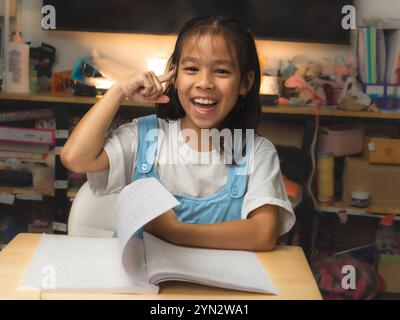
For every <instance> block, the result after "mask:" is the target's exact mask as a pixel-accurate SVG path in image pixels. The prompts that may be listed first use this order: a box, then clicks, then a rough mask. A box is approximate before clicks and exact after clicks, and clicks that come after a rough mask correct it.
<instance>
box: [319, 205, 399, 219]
mask: <svg viewBox="0 0 400 320" xmlns="http://www.w3.org/2000/svg"><path fill="white" fill-rule="evenodd" d="M319 210H320V211H321V212H326V213H337V214H347V215H354V216H366V217H374V218H383V217H384V216H385V215H388V214H394V215H396V217H395V219H396V220H400V207H396V206H382V205H371V206H369V207H367V208H357V207H351V206H347V205H346V204H344V203H341V202H337V203H335V204H333V205H320V206H319Z"/></svg>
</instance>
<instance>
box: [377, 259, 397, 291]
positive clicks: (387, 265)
mask: <svg viewBox="0 0 400 320" xmlns="http://www.w3.org/2000/svg"><path fill="white" fill-rule="evenodd" d="M378 272H379V274H380V275H381V276H382V278H383V280H384V281H385V292H390V293H400V255H388V254H381V255H380V256H379V266H378Z"/></svg>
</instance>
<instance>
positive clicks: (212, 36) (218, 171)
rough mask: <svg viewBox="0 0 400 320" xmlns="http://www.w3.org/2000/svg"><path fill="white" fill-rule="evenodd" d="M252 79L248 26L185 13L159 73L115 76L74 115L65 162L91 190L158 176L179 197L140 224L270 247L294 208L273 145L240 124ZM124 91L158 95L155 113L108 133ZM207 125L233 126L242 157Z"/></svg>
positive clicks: (248, 108)
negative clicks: (116, 78)
mask: <svg viewBox="0 0 400 320" xmlns="http://www.w3.org/2000/svg"><path fill="white" fill-rule="evenodd" d="M163 82H166V88H165V90H163V87H162V83H163ZM259 87H260V66H259V61H258V56H257V51H256V47H255V42H254V39H253V36H252V35H251V33H250V32H249V31H248V30H245V29H243V28H242V27H241V26H240V25H239V23H238V22H236V21H235V20H232V19H227V18H222V17H207V18H197V19H192V20H190V21H188V22H187V23H186V24H185V25H184V26H183V28H182V30H181V31H180V33H179V35H178V38H177V41H176V45H175V49H174V51H173V53H172V56H171V58H170V59H169V62H168V65H167V73H166V74H164V75H162V76H160V77H157V76H156V75H155V74H154V73H153V72H145V73H143V74H141V75H139V76H132V77H130V78H128V79H125V80H123V81H120V82H117V83H115V84H114V86H113V87H112V88H111V89H110V90H108V92H107V93H106V94H105V95H104V97H103V98H102V99H101V100H100V101H98V102H97V103H96V104H95V105H94V106H93V107H92V108H91V110H90V111H89V112H88V113H87V114H86V115H85V116H84V117H83V118H82V120H81V121H80V122H79V124H78V125H77V127H76V128H75V130H74V131H73V132H72V134H71V136H70V138H69V139H68V141H67V143H66V144H65V146H64V148H63V149H62V153H61V159H62V161H63V163H64V165H65V166H66V167H67V168H69V169H70V170H72V171H74V172H81V173H87V175H88V181H89V184H90V186H91V188H92V190H93V192H94V193H95V194H98V195H100V194H104V193H112V192H118V191H120V190H121V189H122V188H123V187H124V186H126V185H127V184H129V183H131V182H132V181H135V180H137V179H141V178H144V177H156V178H157V179H159V180H160V181H161V182H162V183H163V185H164V186H165V187H166V188H167V189H168V190H169V191H170V192H171V193H173V194H174V196H175V197H176V198H177V199H178V200H179V201H180V204H179V205H178V206H176V207H175V208H173V210H170V211H168V212H166V213H164V214H163V215H161V216H160V217H158V218H156V219H154V220H153V221H151V222H150V223H148V224H147V225H146V226H145V230H146V231H147V232H150V233H152V234H154V235H156V236H158V237H160V238H162V239H164V240H166V241H169V242H172V243H174V244H178V245H186V246H198V247H208V248H223V249H243V250H271V249H273V248H274V246H275V243H276V239H277V236H279V235H281V234H284V233H286V232H288V231H289V230H290V228H291V227H292V226H293V224H294V221H295V216H294V214H293V210H292V207H291V204H290V202H289V200H288V197H287V194H286V192H285V189H284V186H283V182H282V176H281V172H280V166H279V159H278V156H277V152H276V150H275V148H274V147H273V145H272V144H271V143H270V142H269V141H268V140H267V139H265V138H263V137H261V136H258V135H254V136H253V140H252V141H251V140H249V139H248V137H249V136H251V135H249V134H246V133H249V132H250V133H251V132H254V130H255V129H256V126H257V120H258V118H259V116H260V112H261V106H260V101H259ZM126 98H130V99H133V100H135V101H137V102H147V103H148V102H153V103H157V108H156V112H157V117H156V115H151V116H147V117H141V118H139V119H134V120H133V121H132V122H131V123H129V124H126V125H123V126H121V127H120V128H118V129H117V130H114V131H113V132H108V133H107V134H106V131H107V129H108V127H109V125H110V123H111V121H112V119H113V117H114V116H115V114H116V112H117V110H118V108H119V106H120V103H121V102H122V101H123V99H126ZM152 129H158V131H157V132H158V134H157V135H156V136H155V141H156V144H155V145H154V144H152V143H150V141H149V139H148V136H149V135H148V133H149V132H151V130H152ZM206 129H213V130H214V133H215V132H219V133H221V132H225V133H226V132H228V133H231V137H233V136H234V133H235V134H236V133H237V132H238V131H237V129H241V130H242V131H239V132H240V134H241V138H242V139H241V141H240V142H243V143H242V144H241V148H240V149H239V151H240V152H239V153H240V156H239V158H241V159H242V161H237V158H238V157H235V158H234V159H233V161H231V162H230V163H226V161H224V160H223V159H222V157H223V156H224V157H223V158H224V159H226V158H227V157H226V155H227V154H232V152H231V151H232V149H230V148H229V143H225V142H226V140H229V137H228V139H225V138H224V141H223V143H220V145H219V146H218V143H215V139H214V138H213V136H212V135H208V136H206V137H204V136H205V135H203V133H204V132H203V131H204V130H206ZM246 129H247V131H246ZM245 131H246V133H245ZM193 133H194V134H193ZM239 140H240V139H239ZM235 141H236V140H235ZM245 141H246V142H245ZM249 141H250V143H249ZM153 142H154V141H153ZM210 142H211V143H210ZM231 145H232V144H231ZM154 146H155V147H154ZM235 146H236V144H235ZM249 146H253V147H252V148H250V149H251V150H249V148H248V147H249ZM236 149H237V148H236ZM171 151H173V154H174V155H176V158H174V159H173V157H172V156H171ZM235 152H236V154H237V150H235V148H233V153H235ZM210 157H211V158H212V159H213V161H212V163H210ZM228 158H229V157H228ZM231 158H232V157H231ZM215 159H216V160H215ZM243 159H245V161H243ZM239 169H241V170H239ZM240 172H241V173H240ZM243 172H244V174H243Z"/></svg>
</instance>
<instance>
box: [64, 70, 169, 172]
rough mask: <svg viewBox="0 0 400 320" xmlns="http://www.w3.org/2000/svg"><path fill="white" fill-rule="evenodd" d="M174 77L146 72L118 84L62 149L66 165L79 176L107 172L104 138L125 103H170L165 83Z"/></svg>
mask: <svg viewBox="0 0 400 320" xmlns="http://www.w3.org/2000/svg"><path fill="white" fill-rule="evenodd" d="M171 77H172V73H168V74H165V75H162V76H160V77H157V76H156V75H155V74H154V72H145V73H143V74H141V75H139V76H134V77H130V78H128V79H125V80H122V81H119V82H117V83H116V84H114V85H113V86H112V87H111V88H110V89H109V90H108V91H107V93H106V94H105V95H104V97H103V98H102V99H100V100H99V101H98V102H97V103H96V104H95V105H94V106H93V107H92V108H91V109H90V110H89V111H88V112H87V113H86V114H85V116H84V117H83V118H82V119H81V121H79V123H78V125H77V126H76V128H75V129H74V131H73V132H72V134H71V136H70V137H69V139H68V140H67V142H66V144H65V145H64V147H63V148H62V151H61V160H62V162H63V164H64V166H65V167H67V168H68V169H70V170H71V171H74V172H77V173H86V172H93V171H101V170H105V169H107V168H108V167H109V161H108V157H107V155H106V153H105V152H104V151H103V146H104V138H105V134H106V131H107V129H108V127H109V126H110V124H111V121H112V120H113V118H114V116H115V114H116V113H117V111H118V109H119V107H120V104H121V102H122V101H123V100H124V99H125V98H127V97H131V98H132V100H134V101H137V102H144V103H157V102H159V103H166V102H168V101H169V98H168V97H166V96H163V95H162V91H163V87H162V85H161V82H164V81H167V80H169V79H170V78H171Z"/></svg>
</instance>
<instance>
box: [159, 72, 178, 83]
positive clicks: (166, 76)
mask: <svg viewBox="0 0 400 320" xmlns="http://www.w3.org/2000/svg"><path fill="white" fill-rule="evenodd" d="M174 74H175V69H173V70H171V71H170V72H168V73H164V74H163V75H161V76H159V77H158V80H159V81H160V82H161V83H162V82H166V81H168V80H170V79H171V78H172V77H173V76H174Z"/></svg>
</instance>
